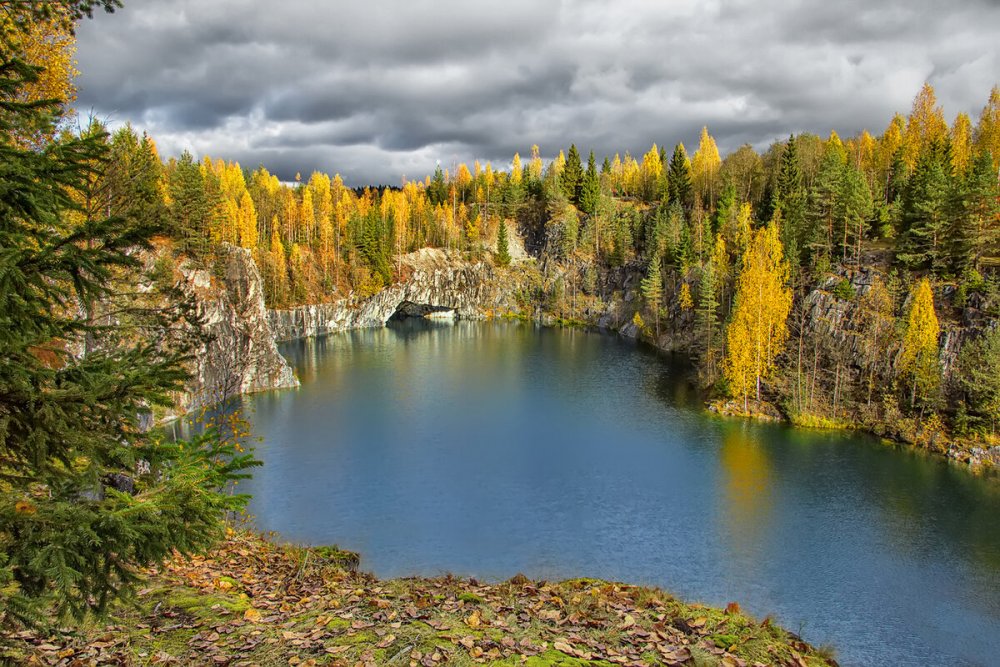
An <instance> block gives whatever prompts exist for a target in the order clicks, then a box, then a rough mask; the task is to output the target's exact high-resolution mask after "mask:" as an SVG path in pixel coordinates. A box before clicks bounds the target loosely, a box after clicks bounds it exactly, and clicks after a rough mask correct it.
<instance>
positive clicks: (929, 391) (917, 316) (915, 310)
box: [899, 278, 941, 407]
mask: <svg viewBox="0 0 1000 667" xmlns="http://www.w3.org/2000/svg"><path fill="white" fill-rule="evenodd" d="M940 333H941V327H940V325H939V324H938V318H937V314H936V313H935V312H934V292H933V291H932V290H931V282H930V280H928V279H927V278H924V279H922V280H921V281H920V282H918V283H917V284H916V286H915V287H914V288H913V292H912V293H911V295H910V311H909V313H908V314H907V316H906V333H905V334H904V335H903V349H902V351H901V352H900V355H899V372H900V374H901V375H903V377H906V378H908V379H909V380H910V406H911V407H912V406H913V405H915V404H916V400H917V398H918V397H919V398H920V399H921V400H923V401H929V400H930V399H931V398H932V396H933V395H934V393H935V391H936V390H937V388H938V385H939V384H940V382H941V365H940V363H939V361H938V336H939V335H940Z"/></svg>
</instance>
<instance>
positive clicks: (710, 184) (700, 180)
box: [691, 126, 722, 209]
mask: <svg viewBox="0 0 1000 667" xmlns="http://www.w3.org/2000/svg"><path fill="white" fill-rule="evenodd" d="M721 166H722V158H721V157H719V147H718V146H716V145H715V139H713V138H712V135H710V134H709V133H708V127H707V126H705V127H702V128H701V140H700V141H699V142H698V150H696V151H695V152H694V157H693V158H692V160H691V180H692V181H693V184H694V190H695V192H696V193H698V196H699V197H701V200H702V202H704V203H705V205H706V206H707V207H708V208H709V209H712V208H714V207H715V193H716V189H717V186H718V181H719V168H720V167H721Z"/></svg>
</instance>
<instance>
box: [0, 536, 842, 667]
mask: <svg viewBox="0 0 1000 667" xmlns="http://www.w3.org/2000/svg"><path fill="white" fill-rule="evenodd" d="M356 562H357V561H356V558H355V557H354V556H353V554H350V553H347V552H342V551H338V550H336V549H330V548H315V549H304V548H298V547H293V546H288V545H279V544H276V543H274V542H272V541H268V540H266V539H263V538H261V537H258V536H255V535H252V534H249V533H245V532H231V533H230V535H229V536H228V537H227V539H226V540H225V541H224V542H223V543H222V544H220V545H219V547H218V548H217V549H216V550H215V551H213V552H212V553H210V554H209V555H207V556H206V557H193V558H189V559H185V558H176V559H175V560H173V561H171V562H170V563H168V564H167V565H166V566H164V567H163V568H161V569H158V570H154V571H151V572H150V573H149V574H148V580H147V581H146V583H145V585H144V586H143V587H142V589H141V590H140V592H139V594H138V596H137V597H136V599H135V600H134V601H133V602H132V604H130V605H128V606H125V605H121V606H119V607H118V608H116V609H115V610H114V611H113V612H112V614H111V617H110V618H109V619H108V621H107V622H106V623H100V624H96V623H91V624H89V625H86V626H84V627H78V628H74V629H67V628H64V629H60V630H54V631H51V632H39V633H32V632H22V633H19V634H16V635H12V636H8V637H6V638H5V639H6V642H5V644H6V646H5V648H4V651H5V657H6V660H8V661H11V662H13V663H15V664H30V665H67V666H68V665H92V664H99V665H105V664H114V665H153V664H159V665H344V666H355V665H361V666H362V667H368V666H370V665H410V666H418V665H423V666H428V667H430V666H434V665H443V664H448V665H478V664H489V665H511V666H513V665H527V666H530V667H545V666H558V667H583V666H587V665H593V666H608V665H637V666H638V665H725V666H732V665H772V664H776V665H798V666H803V665H808V666H819V665H831V664H834V663H833V661H832V660H830V659H829V658H828V657H826V655H825V654H823V653H821V652H819V651H817V650H815V649H813V648H812V647H810V646H808V645H807V644H805V643H803V642H802V641H801V640H799V639H798V638H797V637H795V636H793V635H791V634H789V633H787V632H785V631H784V630H782V629H781V628H779V627H777V626H776V625H773V624H772V623H771V622H770V621H769V619H764V621H763V622H758V621H756V620H754V619H752V618H750V617H749V616H746V615H745V614H743V613H741V612H740V610H739V607H738V605H736V604H730V605H729V607H728V608H727V609H726V610H719V609H713V608H709V607H703V606H700V605H689V604H685V603H683V602H680V601H679V600H677V599H675V598H673V597H671V596H670V595H668V594H666V593H663V592H662V591H659V590H656V589H650V588H641V587H637V586H628V585H622V584H613V583H607V582H603V581H595V580H585V579H578V580H571V581H564V582H560V583H546V582H534V581H529V580H528V579H526V578H524V577H522V576H517V577H515V578H513V579H511V580H510V581H506V582H503V583H498V584H482V583H479V582H476V581H475V580H468V579H457V578H453V577H442V578H436V579H394V580H390V581H380V580H378V579H376V578H374V577H372V576H370V575H367V574H362V573H358V572H356V571H354V566H355V564H356Z"/></svg>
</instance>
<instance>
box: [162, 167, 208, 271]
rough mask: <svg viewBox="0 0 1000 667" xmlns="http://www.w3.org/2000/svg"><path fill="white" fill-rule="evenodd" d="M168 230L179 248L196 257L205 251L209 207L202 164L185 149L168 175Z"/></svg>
mask: <svg viewBox="0 0 1000 667" xmlns="http://www.w3.org/2000/svg"><path fill="white" fill-rule="evenodd" d="M170 199H171V204H170V220H171V224H172V229H171V232H172V234H173V235H174V237H175V238H178V239H180V242H181V244H180V245H181V249H182V250H183V251H185V252H187V253H188V254H190V255H191V256H193V257H194V258H195V259H198V260H204V259H205V257H206V256H207V254H208V233H209V216H210V215H211V207H210V204H209V200H208V195H207V193H206V191H205V179H204V177H203V176H202V174H201V167H200V166H199V165H198V164H197V163H195V161H194V158H193V157H192V156H191V153H189V152H188V151H184V153H183V154H181V159H180V160H178V162H177V164H176V166H175V167H174V170H173V173H171V174H170Z"/></svg>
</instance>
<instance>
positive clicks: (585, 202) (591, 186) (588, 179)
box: [579, 151, 601, 215]
mask: <svg viewBox="0 0 1000 667" xmlns="http://www.w3.org/2000/svg"><path fill="white" fill-rule="evenodd" d="M600 196H601V181H600V177H599V176H598V175H597V164H596V162H595V160H594V151H590V157H588V158H587V171H586V173H585V174H584V175H583V183H582V184H581V185H580V203H579V204H580V210H581V211H583V212H584V213H586V214H587V215H594V213H595V212H596V211H597V200H598V198H599V197H600Z"/></svg>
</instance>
